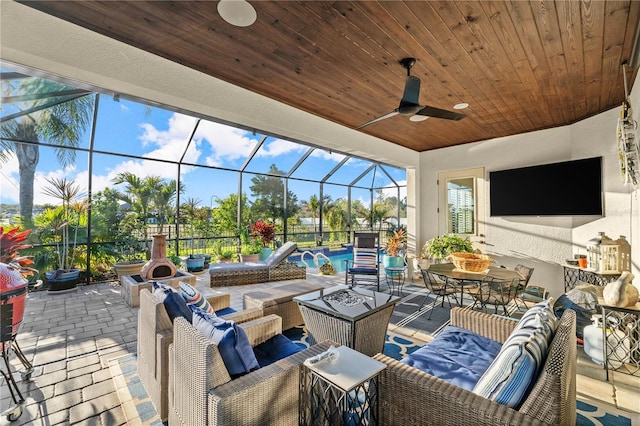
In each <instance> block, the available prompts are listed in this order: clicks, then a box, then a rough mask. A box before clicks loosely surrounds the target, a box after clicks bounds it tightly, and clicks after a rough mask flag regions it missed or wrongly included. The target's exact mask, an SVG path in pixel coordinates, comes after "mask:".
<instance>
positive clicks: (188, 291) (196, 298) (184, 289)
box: [178, 281, 215, 315]
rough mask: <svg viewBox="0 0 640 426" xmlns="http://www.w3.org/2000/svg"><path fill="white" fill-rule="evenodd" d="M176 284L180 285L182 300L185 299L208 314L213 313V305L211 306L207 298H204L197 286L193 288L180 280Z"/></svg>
mask: <svg viewBox="0 0 640 426" xmlns="http://www.w3.org/2000/svg"><path fill="white" fill-rule="evenodd" d="M178 285H179V286H180V294H181V295H182V297H184V300H186V301H187V303H189V304H192V305H194V306H196V307H198V308H200V309H202V310H203V311H205V312H206V313H208V314H214V315H215V312H214V311H213V306H211V304H210V303H209V302H208V301H207V299H205V298H204V296H203V295H202V293H200V291H199V290H198V289H197V288H194V287H192V286H190V285H189V284H187V283H185V282H182V281H180V282H179V283H178Z"/></svg>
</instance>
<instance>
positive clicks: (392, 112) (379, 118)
mask: <svg viewBox="0 0 640 426" xmlns="http://www.w3.org/2000/svg"><path fill="white" fill-rule="evenodd" d="M398 114H399V112H398V109H397V108H396V109H394V110H393V111H391V112H390V113H388V114H385V115H382V116H380V117H378V118H374V119H373V120H371V121H367V122H366V123H364V124H362V125H360V126H358V127H356V130H358V129H362V128H363V127H366V126H368V125H369V124H373V123H376V122H378V121H381V120H384V119H386V118H390V117H393V116H394V115H398Z"/></svg>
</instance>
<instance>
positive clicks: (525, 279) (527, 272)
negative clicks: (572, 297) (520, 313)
mask: <svg viewBox="0 0 640 426" xmlns="http://www.w3.org/2000/svg"><path fill="white" fill-rule="evenodd" d="M514 270H515V271H516V272H517V273H519V274H520V275H522V279H521V280H520V282H519V283H518V288H517V290H516V297H515V299H514V302H515V304H516V306H517V307H518V308H520V305H519V303H518V302H520V303H522V306H523V307H524V309H525V310H526V309H527V304H526V303H525V301H524V298H523V297H522V296H523V295H524V293H525V291H526V290H527V286H528V285H529V280H530V279H531V275H533V268H530V267H528V266H524V265H521V264H518V265H516V267H515V268H514Z"/></svg>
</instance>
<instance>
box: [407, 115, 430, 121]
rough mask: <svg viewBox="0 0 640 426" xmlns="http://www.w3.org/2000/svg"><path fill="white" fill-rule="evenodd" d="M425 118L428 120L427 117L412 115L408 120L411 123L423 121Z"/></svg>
mask: <svg viewBox="0 0 640 426" xmlns="http://www.w3.org/2000/svg"><path fill="white" fill-rule="evenodd" d="M427 118H429V116H428V115H412V116H411V117H409V120H411V121H424V120H426V119H427Z"/></svg>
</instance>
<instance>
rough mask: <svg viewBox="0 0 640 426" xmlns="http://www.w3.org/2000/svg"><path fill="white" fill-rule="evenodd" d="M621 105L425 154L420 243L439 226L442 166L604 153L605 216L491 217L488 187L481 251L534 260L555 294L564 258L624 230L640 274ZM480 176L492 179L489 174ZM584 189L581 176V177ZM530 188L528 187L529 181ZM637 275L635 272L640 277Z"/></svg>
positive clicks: (638, 97)
mask: <svg viewBox="0 0 640 426" xmlns="http://www.w3.org/2000/svg"><path fill="white" fill-rule="evenodd" d="M634 87H635V88H636V90H635V91H633V93H632V106H634V107H635V108H636V111H638V113H637V114H636V117H638V118H640V88H639V87H638V83H637V82H636V84H634ZM619 113H620V109H619V108H616V109H613V110H610V111H607V112H605V113H602V114H599V115H597V116H594V117H591V118H588V119H586V120H583V121H581V122H578V123H575V124H573V125H570V126H564V127H559V128H554V129H547V130H542V131H537V132H532V133H527V134H520V135H515V136H510V137H506V138H500V139H493V140H489V141H482V142H478V143H474V144H469V145H464V146H458V147H451V148H446V149H440V150H435V151H428V152H425V153H422V154H421V161H420V177H419V181H420V193H421V195H422V199H421V202H420V210H421V211H422V212H423V213H422V215H421V219H422V220H421V231H420V239H419V240H420V244H423V243H424V242H425V241H427V240H428V239H430V238H432V237H433V236H435V235H438V234H439V229H438V217H437V214H436V208H437V193H438V192H437V185H436V180H437V174H438V172H441V171H449V170H459V169H465V168H469V167H485V172H486V178H488V173H489V172H490V171H493V170H501V169H508V168H515V167H523V166H529V165H535V164H543V163H552V162H558V161H565V160H572V159H579V158H587V157H595V156H602V157H603V188H604V207H605V214H604V216H603V217H593V216H588V217H585V216H575V217H524V218H521V217H490V216H489V212H488V208H489V198H488V197H489V195H488V194H489V191H488V190H487V191H486V197H485V200H484V201H485V208H486V213H487V214H486V229H485V230H486V232H485V235H486V238H485V241H486V245H485V246H484V248H483V251H485V252H486V253H489V254H491V255H492V256H493V257H494V258H496V259H497V261H498V264H502V265H505V266H507V267H513V266H515V265H516V264H518V263H523V264H526V265H529V266H532V267H534V268H535V272H534V274H533V276H532V279H531V284H532V285H540V286H543V287H545V288H547V289H548V290H549V291H550V292H551V294H552V295H553V296H555V297H557V296H559V295H560V294H562V293H563V292H564V288H563V268H562V266H561V265H562V264H563V261H564V259H566V258H572V257H573V255H574V254H576V253H582V254H585V252H586V251H585V247H586V243H587V241H588V240H590V239H591V238H593V237H595V236H596V235H597V234H598V232H600V231H603V232H605V233H606V234H607V236H609V237H611V238H614V239H617V238H618V237H619V236H620V235H624V236H626V237H627V239H628V240H629V241H630V242H631V245H632V262H633V267H632V272H633V273H634V274H635V275H636V276H639V278H640V275H639V274H638V268H639V263H640V262H639V256H640V242H639V237H638V233H639V230H638V229H639V228H640V214H639V207H638V204H639V201H638V194H639V191H638V190H637V189H635V190H633V188H631V187H630V186H625V185H623V183H622V180H621V179H620V173H619V165H618V154H617V145H616V123H617V118H618V116H619ZM482 184H485V185H487V186H488V185H489V184H490V183H489V182H487V181H485V182H483V183H482ZM574 184H575V190H576V191H579V190H580V177H579V176H576V178H575V182H574ZM523 190H526V188H523ZM638 281H639V279H636V280H635V283H638Z"/></svg>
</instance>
